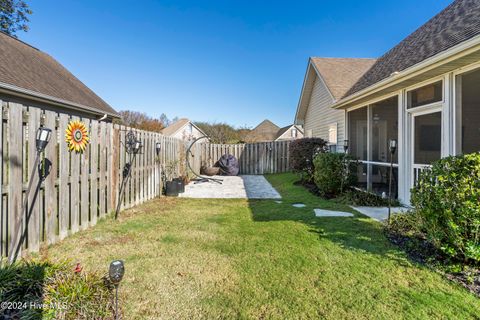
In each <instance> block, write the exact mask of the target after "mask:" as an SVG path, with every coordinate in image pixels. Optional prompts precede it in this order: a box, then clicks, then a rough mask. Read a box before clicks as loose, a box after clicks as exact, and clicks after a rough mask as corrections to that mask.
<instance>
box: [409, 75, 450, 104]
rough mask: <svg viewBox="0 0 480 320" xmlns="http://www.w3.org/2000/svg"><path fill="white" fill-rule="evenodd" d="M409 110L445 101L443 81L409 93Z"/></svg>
mask: <svg viewBox="0 0 480 320" xmlns="http://www.w3.org/2000/svg"><path fill="white" fill-rule="evenodd" d="M407 99H408V102H407V109H410V108H415V107H419V106H424V105H427V104H431V103H435V102H440V101H442V100H443V81H442V80H440V81H437V82H435V83H431V84H428V85H426V86H423V87H420V88H418V89H415V90H412V91H409V92H408V93H407Z"/></svg>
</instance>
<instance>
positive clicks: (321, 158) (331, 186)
mask: <svg viewBox="0 0 480 320" xmlns="http://www.w3.org/2000/svg"><path fill="white" fill-rule="evenodd" d="M314 165H315V172H314V181H315V184H316V185H317V188H318V192H319V194H320V195H321V196H323V197H327V198H331V197H335V196H337V195H339V194H340V193H342V192H343V191H344V190H346V189H347V188H349V187H351V186H352V185H354V184H355V182H356V179H357V176H356V174H355V173H356V172H357V163H356V162H355V161H353V158H351V157H350V156H349V155H347V154H344V153H320V154H318V155H317V156H315V159H314Z"/></svg>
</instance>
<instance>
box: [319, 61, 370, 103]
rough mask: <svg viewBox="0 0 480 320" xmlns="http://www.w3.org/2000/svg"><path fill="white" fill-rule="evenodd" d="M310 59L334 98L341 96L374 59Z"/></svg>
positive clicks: (368, 67) (337, 98)
mask: <svg viewBox="0 0 480 320" xmlns="http://www.w3.org/2000/svg"><path fill="white" fill-rule="evenodd" d="M311 59H312V62H313V64H314V65H315V68H316V69H317V70H318V72H319V73H320V75H321V76H322V78H323V80H324V81H325V84H326V85H327V87H328V89H329V90H330V92H331V93H332V95H333V97H334V98H335V100H339V99H340V98H342V97H343V96H344V95H345V94H346V93H347V91H348V90H349V89H350V88H351V87H352V86H353V85H354V84H355V83H356V82H357V81H358V80H359V79H360V78H361V77H362V75H363V74H364V73H365V72H366V71H367V70H368V69H370V68H371V67H372V65H373V64H374V63H375V61H376V60H375V59H367V58H316V57H313V58H311Z"/></svg>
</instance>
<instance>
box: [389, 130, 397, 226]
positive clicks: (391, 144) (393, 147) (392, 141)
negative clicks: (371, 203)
mask: <svg viewBox="0 0 480 320" xmlns="http://www.w3.org/2000/svg"><path fill="white" fill-rule="evenodd" d="M388 147H389V149H390V177H389V181H388V224H390V214H391V211H392V175H393V155H394V154H395V151H396V150H397V140H395V139H390V140H389V141H388Z"/></svg>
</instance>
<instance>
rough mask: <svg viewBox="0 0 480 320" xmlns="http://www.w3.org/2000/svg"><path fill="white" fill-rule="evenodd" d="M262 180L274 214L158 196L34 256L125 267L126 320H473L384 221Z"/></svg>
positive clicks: (255, 204) (463, 294) (261, 204)
mask: <svg viewBox="0 0 480 320" xmlns="http://www.w3.org/2000/svg"><path fill="white" fill-rule="evenodd" d="M267 178H268V179H269V181H270V182H271V183H272V184H273V186H275V188H277V190H278V191H279V192H280V193H281V194H282V196H283V202H282V203H281V204H278V203H275V202H274V201H273V200H256V201H247V200H219V199H216V200H215V199H212V200H199V199H174V198H162V199H159V200H154V201H151V202H149V203H147V204H145V205H142V206H139V207H137V208H135V209H131V210H128V211H126V212H124V213H123V214H121V216H120V219H119V221H113V220H103V221H102V222H100V223H99V224H98V225H97V226H95V227H93V228H91V229H89V230H86V231H83V232H80V233H77V234H76V235H74V236H72V237H70V238H67V239H66V240H64V241H62V242H61V243H59V244H56V245H53V246H51V247H50V248H48V249H46V250H44V251H43V252H42V253H41V254H42V255H45V256H49V258H51V259H64V258H70V259H73V260H74V261H79V262H81V263H82V265H84V267H85V268H90V269H97V270H106V269H107V267H108V264H109V262H110V261H111V260H113V259H123V260H125V264H126V275H125V278H124V281H123V282H122V286H121V294H122V297H121V301H122V304H123V310H124V313H125V319H199V318H203V319H215V318H217V319H405V318H407V319H453V318H454V319H478V315H479V314H480V299H477V298H476V297H474V296H473V295H472V294H470V293H469V292H467V291H466V290H465V289H463V288H462V287H460V286H459V285H456V284H454V283H452V282H449V281H448V280H446V279H444V278H443V277H442V276H441V275H440V274H438V273H435V272H433V271H431V270H430V269H427V268H425V267H422V266H420V265H416V264H414V263H411V262H410V261H408V259H407V258H406V256H405V254H404V253H403V252H402V251H400V250H399V249H398V248H397V247H395V246H393V245H391V244H390V243H389V242H388V241H387V240H386V238H385V237H384V235H383V233H382V230H381V225H380V224H379V223H377V222H374V221H372V220H370V219H368V218H366V217H364V216H362V215H360V214H359V213H356V212H354V211H353V210H352V209H350V208H349V207H347V206H345V205H342V204H338V203H334V202H331V201H327V200H322V199H320V198H318V197H316V196H314V195H312V194H310V193H309V192H308V191H306V190H304V189H303V188H302V187H300V186H295V185H293V182H294V181H295V179H296V178H295V176H293V175H291V174H281V175H272V176H268V177H267ZM296 202H302V203H305V204H306V205H307V206H306V207H305V208H293V207H292V206H291V204H292V203H296ZM313 208H327V209H334V210H345V211H349V212H352V213H354V214H355V217H353V218H316V217H314V215H313V212H312V209H313Z"/></svg>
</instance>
